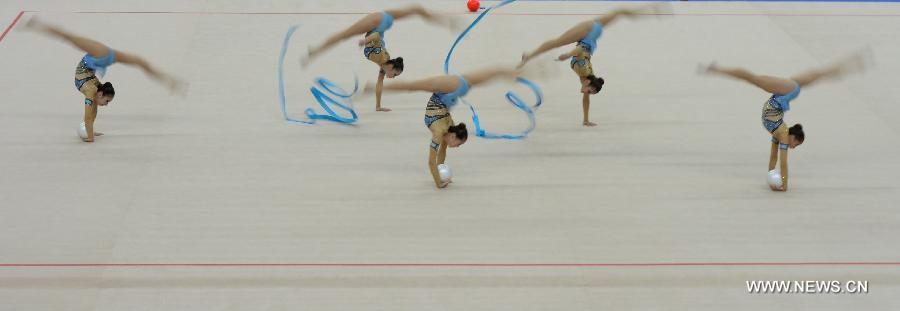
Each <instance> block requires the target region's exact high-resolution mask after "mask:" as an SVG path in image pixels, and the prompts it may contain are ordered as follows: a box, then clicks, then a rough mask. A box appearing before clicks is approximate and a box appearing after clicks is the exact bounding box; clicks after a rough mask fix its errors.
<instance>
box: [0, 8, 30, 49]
mask: <svg viewBox="0 0 900 311" xmlns="http://www.w3.org/2000/svg"><path fill="white" fill-rule="evenodd" d="M22 14H25V11H19V15H16V19H14V20H13V21H12V23H11V24H9V26H7V27H6V30H4V31H3V34H2V35H0V42H3V38H6V34H7V33H9V31H10V30H12V29H13V27H15V26H16V23H18V22H19V19H21V18H22Z"/></svg>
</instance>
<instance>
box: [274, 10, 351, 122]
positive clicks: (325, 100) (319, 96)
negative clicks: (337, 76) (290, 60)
mask: <svg viewBox="0 0 900 311" xmlns="http://www.w3.org/2000/svg"><path fill="white" fill-rule="evenodd" d="M298 27H300V26H297V25H294V26H291V27H290V28H288V31H287V35H285V36H284V43H283V44H282V45H281V56H280V57H279V59H278V99H279V100H280V101H281V114H282V115H284V119H285V120H287V121H288V122H296V123H303V124H314V123H315V122H316V120H327V121H332V122H338V123H343V124H352V123H354V122H356V120H357V119H359V117H358V116H357V115H356V111H354V110H353V107H352V106H351V105H349V104H344V103H341V102H339V101H338V100H336V99H334V98H332V97H331V96H329V95H328V94H326V93H325V92H328V93H330V94H331V95H334V96H336V97H339V98H341V99H344V100H346V101H347V102H348V103H350V97H351V96H353V94H355V93H356V91H357V90H358V89H359V78H358V77H356V75H354V77H353V80H354V83H355V84H354V86H353V92H347V91H345V90H344V89H342V88H341V87H340V86H339V85H337V83H334V82H332V81H330V80H328V79H325V78H322V77H318V78H316V80H315V83H316V84H318V85H319V88H321V89H322V90H325V92H323V91H322V90H320V89H319V88H317V87H316V86H315V85H314V86H312V87H310V88H309V91H310V92H311V93H312V95H313V97H314V98H315V99H316V101H317V102H318V103H319V106H322V109H324V110H325V112H326V114H320V113H317V112H316V111H315V110H314V109H313V108H306V111H305V113H306V117H307V118H308V119H307V120H304V119H297V118H292V117H290V115H288V113H287V107H286V106H287V105H286V102H287V100H286V98H285V96H284V58H285V55H287V48H288V45H289V43H290V42H291V37H292V36H293V35H294V32H295V31H297V28H298ZM332 105H333V106H335V107H337V108H340V109H343V110H345V111H347V112H349V113H350V117H343V116H340V115H338V114H337V112H335V111H334V109H331V107H330V106H332Z"/></svg>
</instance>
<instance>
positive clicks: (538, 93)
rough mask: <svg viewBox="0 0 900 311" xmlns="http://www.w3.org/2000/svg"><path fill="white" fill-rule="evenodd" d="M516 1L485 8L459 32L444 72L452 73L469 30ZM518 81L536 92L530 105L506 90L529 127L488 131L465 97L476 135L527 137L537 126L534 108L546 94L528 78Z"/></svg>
mask: <svg viewBox="0 0 900 311" xmlns="http://www.w3.org/2000/svg"><path fill="white" fill-rule="evenodd" d="M515 1H516V0H504V1H502V2H500V3H498V4H495V5H493V6H491V7H489V8H487V9H485V10H484V11H483V12H481V14H479V15H478V17H476V18H475V20H474V21H472V23H471V24H469V27H467V28H466V29H465V30H463V32H462V33H460V34H459V37H457V38H456V41H454V42H453V45H452V46H450V51H449V52H447V58H445V59H444V73H445V74H449V73H450V58H451V57H452V56H453V51H454V50H455V49H456V46H457V45H458V44H459V42H460V41H461V40H462V39H463V38H464V37H465V36H466V35H467V34H468V33H469V31H471V30H472V28H474V27H475V25H478V23H479V22H481V19H483V18H484V17H485V16H487V14H488V13H490V12H491V10H493V9H496V8H500V7H502V6H505V5H507V4H510V3H513V2H515ZM516 81H518V82H519V83H522V84H524V85H525V86H527V87H528V88H530V89H531V91H532V92H534V96H535V98H536V102H535V104H534V105H531V106H529V105H527V104H525V102H524V101H523V100H522V99H521V98H519V96H517V95H516V94H515V93H513V92H512V91H509V92H506V100H507V101H509V103H510V104H512V105H513V106H514V107H516V108H518V109H519V110H522V111H523V112H525V114H526V115H528V120H529V126H528V128H527V129H525V130H523V131H521V133H520V134H495V133H492V132H488V131H487V130H485V129H484V128H483V127H482V126H481V119H480V118H479V117H478V112H477V111H476V110H475V105H472V104H471V103H469V102H468V101H466V100H465V99H463V103H465V104H466V105H468V106H469V109H470V110H471V111H472V123H474V124H475V135H476V136H478V137H482V138H488V139H525V138H526V137H528V134H529V133H531V131H533V130H534V128H535V126H536V122H535V117H534V109H537V108H538V107H540V106H541V103H542V102H543V98H544V94H543V92H541V89H540V88H539V87H538V86H537V84H535V83H534V82H531V81H529V80H528V79H525V78H521V77H519V78H516Z"/></svg>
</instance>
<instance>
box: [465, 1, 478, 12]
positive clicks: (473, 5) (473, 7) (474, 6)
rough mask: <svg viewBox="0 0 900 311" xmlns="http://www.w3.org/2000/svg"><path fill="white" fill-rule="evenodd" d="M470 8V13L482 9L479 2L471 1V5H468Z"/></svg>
mask: <svg viewBox="0 0 900 311" xmlns="http://www.w3.org/2000/svg"><path fill="white" fill-rule="evenodd" d="M466 6H468V7H469V12H475V11H478V9H480V8H481V3H479V2H478V0H469V3H467V4H466Z"/></svg>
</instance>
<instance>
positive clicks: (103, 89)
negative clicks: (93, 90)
mask: <svg viewBox="0 0 900 311" xmlns="http://www.w3.org/2000/svg"><path fill="white" fill-rule="evenodd" d="M97 92H100V93H103V95H104V96H107V95H108V96H115V95H116V89H115V88H113V85H112V83H109V82H106V83H103V84H101V85H100V87H98V88H97Z"/></svg>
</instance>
